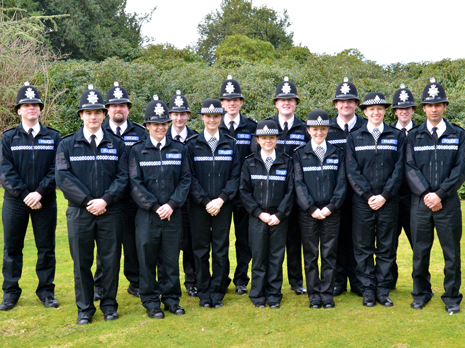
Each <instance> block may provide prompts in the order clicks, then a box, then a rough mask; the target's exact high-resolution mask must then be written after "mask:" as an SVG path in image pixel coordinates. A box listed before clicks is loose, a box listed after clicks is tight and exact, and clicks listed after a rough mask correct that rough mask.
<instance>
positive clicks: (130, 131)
mask: <svg viewBox="0 0 465 348" xmlns="http://www.w3.org/2000/svg"><path fill="white" fill-rule="evenodd" d="M127 123H128V126H127V128H126V129H125V130H124V133H123V134H121V139H122V140H123V141H124V145H126V151H127V154H128V156H129V153H130V152H131V147H132V145H134V144H135V143H137V142H139V141H143V140H145V139H147V138H148V133H147V131H146V130H145V127H144V126H142V125H140V124H139V123H136V122H131V121H129V120H127ZM102 128H104V129H105V130H107V131H108V132H109V133H111V134H113V135H114V136H117V135H116V134H115V133H113V130H112V129H111V127H110V120H108V119H107V120H106V121H105V122H104V123H103V125H102Z"/></svg>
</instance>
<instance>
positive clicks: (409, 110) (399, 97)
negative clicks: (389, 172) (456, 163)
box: [390, 84, 417, 290]
mask: <svg viewBox="0 0 465 348" xmlns="http://www.w3.org/2000/svg"><path fill="white" fill-rule="evenodd" d="M415 107H416V105H415V98H414V97H413V94H412V92H411V91H410V90H409V89H408V88H405V85H404V84H401V85H400V89H398V90H397V91H395V92H394V96H393V98H392V108H393V109H394V114H395V115H396V116H397V121H396V122H394V124H393V125H392V126H393V127H395V128H397V129H399V130H400V131H401V132H402V133H403V134H404V137H407V135H408V132H409V131H410V130H411V129H412V128H413V127H415V126H416V125H417V124H416V123H415V122H414V121H413V120H412V115H413V113H414V112H415ZM411 195H412V191H410V188H409V187H408V183H407V180H406V178H405V176H404V178H403V180H402V185H401V186H400V189H399V192H398V196H399V216H398V220H397V239H396V255H397V248H398V246H399V236H400V234H401V233H402V229H404V232H405V235H406V236H407V238H408V241H409V243H410V246H411V247H412V233H411V229H410V206H411V198H410V197H411ZM412 249H413V247H412ZM391 272H392V282H391V286H390V287H391V290H395V289H396V287H397V279H398V277H399V271H398V267H397V263H396V261H394V263H393V264H392V269H391Z"/></svg>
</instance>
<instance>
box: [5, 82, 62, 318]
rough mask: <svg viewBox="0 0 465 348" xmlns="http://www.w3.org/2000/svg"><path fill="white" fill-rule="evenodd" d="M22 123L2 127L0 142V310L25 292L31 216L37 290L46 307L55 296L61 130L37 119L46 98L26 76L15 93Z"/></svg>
mask: <svg viewBox="0 0 465 348" xmlns="http://www.w3.org/2000/svg"><path fill="white" fill-rule="evenodd" d="M16 101H17V103H16V107H15V109H16V111H17V113H18V115H20V116H21V121H22V122H21V124H20V125H19V126H17V127H14V128H10V129H8V130H6V131H5V132H4V133H3V137H2V140H1V145H0V182H1V183H2V185H3V188H4V189H5V193H4V201H3V210H2V221H3V238H4V249H3V269H2V272H3V287H2V288H3V301H2V303H1V304H0V310H2V311H7V310H10V309H12V308H13V307H14V306H15V305H16V303H17V302H18V300H19V297H20V296H21V288H20V287H19V284H18V282H19V279H20V278H21V272H22V268H23V247H24V237H25V235H26V230H27V225H28V223H29V216H30V217H31V220H32V227H33V231H34V239H35V243H36V247H37V263H36V273H37V277H38V278H39V284H38V286H37V290H36V294H37V296H38V297H39V299H40V301H41V302H42V303H43V304H44V306H45V307H46V308H50V307H54V308H57V307H58V306H59V303H58V301H57V300H55V297H54V294H55V284H53V281H54V279H55V264H56V260H55V228H56V224H57V203H56V194H55V153H56V150H57V147H58V144H59V143H60V140H61V138H60V134H59V133H58V132H57V131H56V130H54V129H52V128H48V127H44V126H43V125H42V124H41V123H40V122H39V116H40V110H42V109H43V107H44V104H43V103H42V100H41V99H40V95H39V92H38V91H37V89H35V88H34V87H32V86H30V85H29V82H26V83H25V84H24V86H23V87H21V88H20V90H19V92H18V95H17V98H16Z"/></svg>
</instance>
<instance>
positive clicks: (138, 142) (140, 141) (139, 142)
mask: <svg viewBox="0 0 465 348" xmlns="http://www.w3.org/2000/svg"><path fill="white" fill-rule="evenodd" d="M143 142H144V140H139V141H136V142H135V143H134V144H132V146H131V147H134V146H135V145H137V144H141V143H143Z"/></svg>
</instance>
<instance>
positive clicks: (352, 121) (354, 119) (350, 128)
mask: <svg viewBox="0 0 465 348" xmlns="http://www.w3.org/2000/svg"><path fill="white" fill-rule="evenodd" d="M336 122H337V124H338V126H339V127H341V129H342V130H344V127H345V125H346V123H345V122H344V121H343V120H342V118H341V117H340V116H339V115H338V116H337V117H336ZM355 123H357V116H356V115H355V114H354V117H352V119H351V120H350V121H349V122H347V125H348V126H349V131H351V130H352V128H354V126H355Z"/></svg>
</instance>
